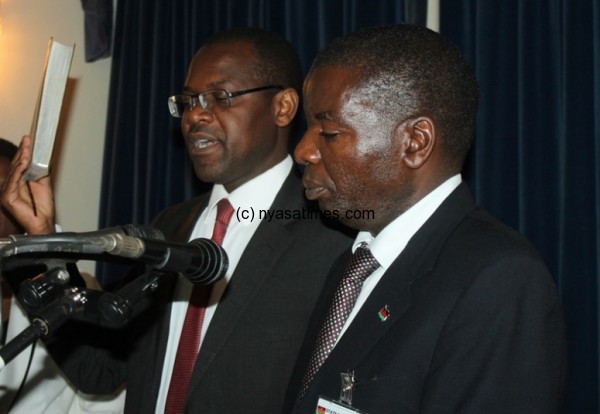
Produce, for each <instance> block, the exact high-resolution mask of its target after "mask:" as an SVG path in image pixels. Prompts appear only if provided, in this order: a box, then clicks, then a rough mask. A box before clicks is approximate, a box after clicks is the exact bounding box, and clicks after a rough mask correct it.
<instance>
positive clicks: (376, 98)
mask: <svg viewBox="0 0 600 414" xmlns="http://www.w3.org/2000/svg"><path fill="white" fill-rule="evenodd" d="M324 66H341V67H350V68H356V70H357V71H360V73H361V75H362V76H363V78H362V81H361V86H368V88H365V90H367V95H366V98H367V99H368V100H369V101H370V102H371V103H372V104H373V105H374V107H375V108H376V109H377V110H378V111H380V112H381V113H383V114H384V115H385V116H386V118H390V120H391V121H393V122H395V123H396V124H398V123H401V122H404V121H405V120H407V119H410V118H414V117H417V116H429V117H431V118H432V119H433V120H434V122H435V125H436V127H437V128H438V132H439V134H440V137H441V139H440V144H441V145H442V146H443V148H444V149H445V153H446V154H447V156H448V158H449V160H450V161H451V162H452V164H453V166H456V167H461V166H462V164H463V163H464V160H465V158H466V156H467V153H468V151H469V148H470V147H471V143H472V141H473V136H474V133H475V123H476V116H477V105H478V96H479V87H478V84H477V80H476V79H475V74H474V72H473V70H472V68H471V66H470V65H469V64H468V62H467V61H466V59H465V58H464V56H463V55H462V54H461V53H460V51H459V49H458V48H457V46H456V45H454V44H453V43H452V42H451V41H450V40H449V39H447V38H445V37H443V36H441V35H440V34H438V33H436V32H434V31H432V30H430V29H427V28H426V27H423V26H417V25H409V24H399V25H384V26H377V27H367V28H363V29H359V30H357V31H356V32H353V33H351V34H348V35H346V36H343V37H340V38H338V39H336V40H334V41H333V42H332V43H330V44H329V45H327V46H325V47H324V48H323V49H322V50H321V51H320V52H319V53H318V55H317V57H316V58H315V60H314V62H313V65H312V67H311V71H313V70H315V69H317V68H319V67H324Z"/></svg>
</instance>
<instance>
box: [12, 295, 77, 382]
mask: <svg viewBox="0 0 600 414" xmlns="http://www.w3.org/2000/svg"><path fill="white" fill-rule="evenodd" d="M85 290H86V289H81V288H77V287H73V288H68V289H65V291H64V296H63V297H61V298H58V299H56V300H55V301H54V302H52V303H51V304H50V305H49V306H47V307H46V308H44V309H43V311H41V312H39V314H38V315H36V316H35V317H34V318H33V321H32V323H31V325H29V326H28V327H27V328H25V329H24V330H23V331H22V332H21V333H20V334H19V335H17V336H16V337H15V338H13V339H12V340H11V341H10V342H8V343H7V344H6V345H5V346H4V347H2V348H1V349H0V370H2V369H4V367H5V366H6V364H8V363H9V362H10V361H12V360H13V359H14V358H15V357H16V356H17V355H19V354H20V353H21V352H22V351H23V350H24V349H25V348H27V347H28V346H29V345H31V344H33V343H34V342H35V341H37V340H38V339H39V338H42V337H46V336H50V335H52V334H53V333H54V331H56V329H58V328H59V327H60V326H62V325H63V324H64V323H65V322H66V321H67V319H69V318H70V317H71V316H72V315H74V314H76V313H78V312H81V311H82V310H83V308H84V306H85V304H86V302H87V298H86V295H85V292H84V291H85Z"/></svg>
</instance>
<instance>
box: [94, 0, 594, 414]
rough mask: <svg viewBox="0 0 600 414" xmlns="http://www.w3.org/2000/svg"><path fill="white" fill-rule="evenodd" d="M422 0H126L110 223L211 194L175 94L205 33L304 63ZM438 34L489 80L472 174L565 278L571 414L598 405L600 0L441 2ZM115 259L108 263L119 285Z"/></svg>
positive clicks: (418, 16)
mask: <svg viewBox="0 0 600 414" xmlns="http://www.w3.org/2000/svg"><path fill="white" fill-rule="evenodd" d="M424 3H425V2H424V1H421V0H404V1H393V0H355V1H349V0H303V1H300V0H296V1H294V0H245V1H244V0H238V1H233V0H229V1H225V0H204V1H200V0H179V1H171V0H121V1H119V2H118V5H117V15H116V22H115V33H114V38H115V43H114V50H113V67H112V81H111V90H110V101H109V105H110V106H109V116H108V120H107V136H106V147H105V160H104V174H103V188H102V205H101V217H100V222H99V225H100V227H109V226H114V225H119V224H125V223H149V222H150V221H151V220H152V218H153V217H154V216H155V215H156V214H157V213H158V212H159V211H160V210H162V209H163V208H165V207H166V206H168V205H171V204H173V203H175V202H178V201H181V200H184V199H187V198H190V197H192V196H193V195H195V194H197V193H199V192H201V191H204V190H206V189H207V188H208V187H207V186H206V185H205V184H202V183H200V182H198V180H197V179H196V178H195V176H194V173H193V169H192V168H191V165H190V163H189V162H188V158H187V156H186V154H185V148H184V146H183V142H182V138H181V136H180V133H179V124H178V122H177V121H176V120H174V119H171V118H170V116H169V115H168V112H167V108H166V98H167V97H168V96H169V95H171V94H172V93H176V92H178V91H180V89H181V86H182V84H183V82H184V79H185V75H186V70H187V65H188V63H189V61H190V60H191V58H192V56H193V54H194V52H195V51H196V49H197V48H198V47H199V46H200V45H201V44H202V42H203V40H204V39H206V38H207V37H208V36H210V35H211V34H212V33H214V32H216V31H219V30H223V29H226V28H231V27H236V26H257V27H263V28H267V29H270V30H273V31H276V32H279V33H281V34H283V35H284V36H285V37H287V38H288V39H289V40H291V41H292V43H294V45H295V46H296V47H297V49H298V51H299V53H300V55H301V58H302V60H303V64H304V66H305V69H306V68H308V66H309V65H310V62H311V61H312V58H313V57H314V55H315V53H316V51H317V50H318V48H319V47H321V46H322V45H323V44H325V43H326V42H328V41H330V40H331V39H333V38H334V37H337V36H339V35H341V34H344V33H347V32H349V31H352V30H355V29H357V28H358V27H362V26H370V25H375V24H383V23H398V22H402V21H408V22H418V23H423V22H424V9H423V5H424ZM441 31H442V33H443V34H445V35H447V36H449V37H450V38H452V39H454V40H455V41H456V42H457V43H458V44H459V45H460V46H461V48H462V50H463V51H464V52H465V53H466V55H467V57H468V58H469V59H470V60H471V62H472V64H473V66H474V67H475V69H476V72H477V75H478V78H479V80H480V83H481V94H482V100H481V110H480V113H479V121H478V131H477V138H476V145H475V148H474V150H473V151H472V154H471V158H470V161H469V164H468V166H467V169H466V171H465V176H466V178H467V180H468V182H469V185H470V186H471V188H472V189H473V191H474V193H475V195H476V198H477V200H478V202H479V203H480V204H482V205H483V206H485V207H486V208H488V209H489V210H491V211H492V212H494V213H495V214H496V215H497V216H498V217H500V218H501V219H502V220H503V221H505V222H506V223H508V224H510V225H511V226H513V227H515V228H517V229H519V230H520V231H521V232H522V233H524V234H525V235H526V236H527V237H528V238H529V239H530V240H531V241H532V242H533V243H534V244H535V245H536V246H537V247H538V249H539V250H540V251H541V253H542V255H543V256H544V257H545V259H546V262H547V263H548V266H549V267H550V269H551V271H552V273H553V275H554V276H555V279H556V282H557V285H558V288H559V292H560V295H561V299H562V303H563V306H564V308H565V312H566V315H567V322H568V329H569V332H568V334H569V347H570V349H569V352H570V381H569V389H568V396H567V408H566V410H565V412H568V413H597V412H599V403H598V398H599V396H598V394H599V393H598V387H599V380H598V372H599V369H598V368H599V363H600V362H599V360H598V334H599V330H598V323H599V321H598V311H599V301H598V293H599V286H598V276H599V273H600V272H599V270H600V261H599V260H600V259H599V258H600V229H599V222H600V191H599V188H600V185H599V184H600V183H599V181H600V166H599V161H600V0H582V1H571V0H527V1H519V0H447V1H445V0H441ZM121 271H122V269H119V268H117V267H115V266H112V265H110V266H109V265H106V264H104V265H101V266H99V268H98V275H99V278H100V279H101V280H102V281H103V283H105V284H106V285H110V284H111V283H113V282H114V281H115V280H117V279H118V278H119V277H120V274H121V273H120V272H121Z"/></svg>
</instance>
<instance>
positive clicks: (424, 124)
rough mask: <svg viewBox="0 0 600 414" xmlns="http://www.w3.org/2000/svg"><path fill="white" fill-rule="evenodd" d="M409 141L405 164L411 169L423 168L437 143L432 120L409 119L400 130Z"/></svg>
mask: <svg viewBox="0 0 600 414" xmlns="http://www.w3.org/2000/svg"><path fill="white" fill-rule="evenodd" d="M399 129H401V130H403V131H402V132H403V133H404V134H406V135H405V139H407V140H408V141H407V142H406V144H405V149H404V162H405V163H406V165H407V166H408V167H409V168H412V169H417V168H421V167H422V166H423V165H424V164H425V163H426V162H427V160H428V159H429V157H430V156H431V154H432V153H433V149H434V148H435V146H436V143H437V134H436V130H435V125H434V123H433V121H432V120H431V118H427V117H419V118H415V119H409V120H408V121H406V122H405V123H404V124H403V127H402V126H401V128H399Z"/></svg>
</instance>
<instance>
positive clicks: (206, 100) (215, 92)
mask: <svg viewBox="0 0 600 414" xmlns="http://www.w3.org/2000/svg"><path fill="white" fill-rule="evenodd" d="M267 89H284V87H283V86H281V85H267V86H261V87H259V88H252V89H244V90H243V91H235V92H229V91H227V90H225V89H212V90H210V91H206V92H200V93H199V94H197V95H173V96H171V97H169V101H168V103H169V112H171V115H172V116H174V117H175V118H181V117H182V116H183V114H184V113H185V112H186V111H190V110H192V109H194V108H195V107H196V106H200V107H201V108H202V109H204V110H205V111H211V110H212V109H213V108H214V107H218V108H223V109H227V108H229V107H230V106H231V98H235V97H236V96H241V95H245V94H247V93H253V92H258V91H265V90H267Z"/></svg>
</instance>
